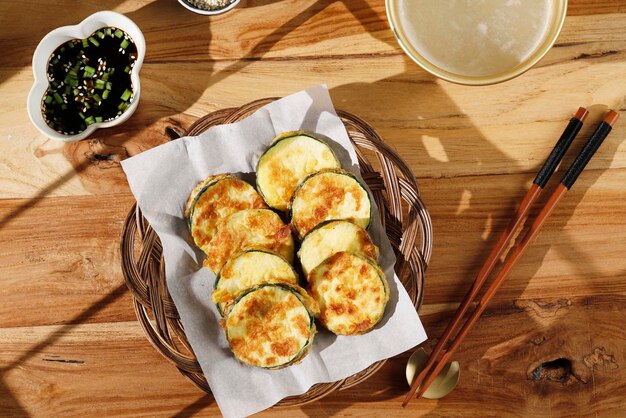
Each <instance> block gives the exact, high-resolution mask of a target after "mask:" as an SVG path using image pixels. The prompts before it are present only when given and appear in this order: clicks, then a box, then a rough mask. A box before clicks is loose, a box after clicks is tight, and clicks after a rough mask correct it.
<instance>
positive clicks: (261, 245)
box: [204, 209, 294, 273]
mask: <svg viewBox="0 0 626 418" xmlns="http://www.w3.org/2000/svg"><path fill="white" fill-rule="evenodd" d="M206 248H207V252H206V253H207V258H206V260H204V266H205V267H207V268H208V269H210V270H211V271H213V272H215V273H217V272H218V271H220V269H221V268H222V266H223V265H224V263H226V261H227V260H228V259H229V258H230V257H232V256H233V255H235V254H237V253H239V252H241V251H243V250H246V249H258V250H265V251H269V252H273V253H276V254H278V255H280V256H282V257H283V258H284V259H286V260H287V261H288V262H290V263H292V262H293V251H294V243H293V237H292V236H291V229H290V228H289V225H285V224H284V223H283V221H282V220H281V219H280V217H279V216H278V215H277V214H276V213H275V212H273V211H271V210H270V209H246V210H242V211H239V212H236V213H234V214H232V215H230V216H229V217H228V218H226V219H225V220H224V221H223V222H221V223H220V224H219V226H218V228H217V233H216V234H215V236H214V237H213V239H212V240H211V241H210V242H209V244H208V245H207V246H206Z"/></svg>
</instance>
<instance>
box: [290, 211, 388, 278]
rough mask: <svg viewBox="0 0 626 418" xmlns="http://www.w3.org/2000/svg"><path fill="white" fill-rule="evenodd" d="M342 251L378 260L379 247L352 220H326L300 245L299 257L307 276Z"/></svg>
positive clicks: (310, 232)
mask: <svg viewBox="0 0 626 418" xmlns="http://www.w3.org/2000/svg"><path fill="white" fill-rule="evenodd" d="M341 251H345V252H349V253H355V254H360V255H362V256H365V257H367V258H369V259H370V260H372V261H374V262H376V261H377V260H378V247H376V245H374V243H373V242H372V238H371V237H370V235H369V234H368V233H367V231H366V230H365V229H363V228H361V227H360V226H358V225H357V224H355V223H353V222H350V221H335V220H333V221H326V222H322V223H321V224H319V225H317V226H316V227H315V228H313V229H312V230H311V231H309V233H308V234H306V236H305V237H304V240H303V241H302V244H301V245H300V250H299V251H298V258H299V259H300V264H301V265H302V271H303V272H304V274H305V277H306V276H308V275H309V273H310V272H311V270H313V269H314V268H315V267H317V266H318V265H319V264H320V263H321V262H322V261H324V260H326V259H327V258H328V257H330V256H331V255H333V254H335V253H338V252H341Z"/></svg>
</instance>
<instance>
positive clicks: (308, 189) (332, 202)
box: [289, 169, 372, 238]
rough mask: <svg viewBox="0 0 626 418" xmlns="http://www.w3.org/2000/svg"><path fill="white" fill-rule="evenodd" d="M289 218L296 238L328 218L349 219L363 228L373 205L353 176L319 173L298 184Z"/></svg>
mask: <svg viewBox="0 0 626 418" xmlns="http://www.w3.org/2000/svg"><path fill="white" fill-rule="evenodd" d="M289 215H290V217H291V224H292V226H293V228H294V229H295V231H296V232H297V233H298V237H299V238H302V237H304V236H305V235H306V234H307V233H308V232H309V231H310V230H312V229H313V228H315V227H316V226H317V225H319V224H320V223H322V222H324V221H328V220H331V219H336V220H337V219H345V220H349V221H352V222H354V223H355V224H357V225H359V226H360V227H362V228H364V229H366V228H367V227H369V225H370V222H371V219H372V203H371V201H370V197H369V194H368V193H367V190H365V188H364V187H363V186H362V185H361V183H359V181H358V180H357V179H356V177H355V176H354V175H353V174H352V173H350V172H348V171H345V170H339V169H330V170H322V171H320V172H317V173H314V174H311V175H309V176H308V177H306V178H305V179H304V180H302V182H301V183H300V184H299V185H298V187H297V188H296V191H295V192H294V194H293V197H292V199H291V205H290V208H289Z"/></svg>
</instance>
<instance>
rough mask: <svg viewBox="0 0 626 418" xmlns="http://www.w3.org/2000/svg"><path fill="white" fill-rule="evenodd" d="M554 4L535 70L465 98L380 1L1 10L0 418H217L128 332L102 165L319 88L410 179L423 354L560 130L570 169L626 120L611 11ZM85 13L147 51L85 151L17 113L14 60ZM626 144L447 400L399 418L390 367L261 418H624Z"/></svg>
mask: <svg viewBox="0 0 626 418" xmlns="http://www.w3.org/2000/svg"><path fill="white" fill-rule="evenodd" d="M569 3H570V5H569V12H568V17H567V19H566V23H565V26H564V28H563V32H562V34H561V36H560V38H559V40H558V42H557V44H556V46H555V48H553V49H552V50H551V51H550V52H549V53H548V55H547V56H546V57H545V58H544V59H543V60H542V61H541V62H540V63H539V65H538V66H537V67H535V68H534V69H532V70H531V71H529V72H528V73H526V74H524V75H523V76H521V77H519V78H517V79H514V80H511V81H509V82H507V83H504V84H500V85H496V86H489V87H481V88H468V87H463V86H457V85H453V84H449V83H445V82H442V81H439V80H437V79H435V78H433V77H431V76H430V75H428V74H426V73H425V72H423V71H422V70H420V69H419V67H417V66H416V65H415V64H413V63H412V62H411V61H410V60H409V59H408V58H407V57H405V56H404V54H403V53H402V51H401V50H400V48H399V47H398V46H397V44H396V42H395V40H394V39H393V35H392V34H391V32H390V30H389V27H388V24H387V22H386V16H385V9H384V2H383V1H382V0H355V1H352V0H350V1H347V0H346V1H333V0H320V1H313V0H307V1H301V0H298V1H297V0H282V1H278V0H277V1H272V0H248V1H246V0H243V1H242V2H241V5H240V6H238V7H237V8H236V9H235V10H234V11H233V12H230V13H227V14H224V15H221V16H217V17H214V18H206V17H203V16H197V15H194V14H192V13H190V12H187V11H186V10H184V9H182V8H181V7H180V6H179V5H178V4H177V3H176V1H174V0H156V1H149V0H126V1H122V0H114V1H83V2H80V3H77V2H73V1H69V0H60V1H59V2H48V3H46V2H17V1H15V0H5V1H3V2H0V23H1V25H0V27H1V28H2V29H1V30H0V47H1V48H2V51H3V54H2V55H1V56H0V108H1V109H2V113H0V121H1V122H2V123H0V300H1V301H2V303H1V304H0V416H1V417H4V416H6V417H15V416H92V415H94V414H95V415H106V416H133V417H134V416H176V417H188V416H214V415H217V414H218V413H219V410H218V408H217V406H216V405H215V403H214V401H212V400H211V399H210V398H206V397H203V396H202V394H201V393H200V392H199V391H198V390H197V389H196V388H195V387H194V386H193V385H192V384H191V383H189V382H187V381H186V380H185V379H184V378H183V377H182V376H181V375H180V374H179V373H178V372H177V371H176V369H175V368H174V367H173V366H171V365H170V364H169V363H167V362H166V361H165V360H164V359H162V358H161V357H160V355H159V354H158V353H157V352H156V351H155V350H154V349H153V348H152V347H151V346H150V344H149V343H148V341H147V340H146V338H145V337H144V335H143V333H142V331H141V329H140V327H139V325H138V323H136V321H135V320H134V312H133V309H132V306H131V302H130V295H129V293H128V291H127V290H126V289H125V286H124V284H123V278H122V277H121V269H120V266H119V252H118V246H119V233H120V231H121V225H122V222H123V220H124V217H125V215H126V213H127V211H128V210H129V209H130V206H131V205H132V202H133V198H132V195H131V194H130V191H129V189H128V185H127V183H126V180H125V177H124V174H123V172H122V170H121V168H120V165H119V162H120V161H121V160H123V159H125V158H128V157H129V156H132V155H136V154H138V153H140V152H142V151H144V150H147V149H150V148H152V147H154V146H157V145H159V144H162V143H164V142H167V141H168V140H169V137H168V136H167V134H166V128H167V127H169V126H177V127H186V126H189V125H190V124H191V123H192V122H193V120H194V119H195V118H197V117H199V116H201V115H204V114H206V113H208V112H210V111H213V110H216V109H220V108H224V107H231V106H239V105H241V104H243V103H246V102H248V101H251V100H255V99H258V98H261V97H267V96H280V95H285V94H289V93H292V92H295V91H297V90H300V89H303V88H306V87H309V86H311V85H315V84H319V83H326V84H328V86H329V88H330V92H331V96H332V98H333V100H334V103H335V105H336V107H338V108H342V109H345V110H347V111H349V112H352V113H354V114H356V115H359V116H360V117H362V118H363V119H365V120H367V121H368V122H369V123H370V124H372V125H373V126H374V127H375V128H376V129H377V130H378V131H379V132H380V133H381V135H382V136H383V138H384V139H385V140H386V141H387V142H388V143H389V144H391V146H392V147H393V148H394V149H395V150H397V151H398V152H399V153H400V154H401V155H402V157H403V158H404V159H405V160H406V161H407V162H408V163H409V165H410V167H411V169H412V170H413V172H414V173H415V175H416V177H417V178H418V182H419V184H420V187H421V190H422V193H423V195H424V200H425V202H426V204H427V206H428V208H429V211H430V213H431V216H432V218H433V226H434V237H435V244H434V252H433V257H432V262H431V265H430V267H429V270H428V272H427V276H426V285H425V298H424V305H423V308H422V311H421V316H422V319H423V321H424V324H425V327H426V330H427V332H428V333H429V335H431V337H434V338H432V339H431V340H429V341H428V342H427V343H426V344H425V346H426V348H427V349H429V348H430V347H432V346H433V345H434V342H435V341H436V339H435V338H436V336H438V335H439V334H440V333H441V332H442V330H443V328H444V327H445V325H446V323H447V321H448V319H449V318H450V317H451V315H452V313H453V310H454V309H456V306H457V305H458V303H459V301H460V299H461V298H462V296H463V295H464V294H465V291H466V289H467V288H468V286H469V284H470V283H471V280H472V279H473V277H474V275H475V274H476V272H477V270H478V268H479V267H480V265H481V263H482V261H483V259H484V257H485V256H486V255H487V252H488V250H489V246H490V245H493V243H494V241H495V237H496V236H497V233H498V232H499V231H501V230H502V228H503V227H504V225H505V224H506V222H507V220H508V217H509V216H510V215H511V213H512V211H513V209H514V205H515V204H516V202H517V201H518V200H519V198H520V197H521V196H522V195H523V193H524V190H525V187H527V186H528V184H529V183H530V181H532V178H533V177H534V174H533V173H534V171H535V170H536V169H537V168H538V166H539V165H540V164H541V163H542V161H543V159H544V158H545V156H546V155H547V154H548V152H549V150H550V149H551V147H552V145H553V143H554V141H555V140H556V137H557V136H558V135H559V134H560V132H561V130H562V129H563V127H564V126H565V124H566V121H567V120H568V119H569V117H570V116H571V113H572V112H573V111H575V110H576V108H577V107H578V106H581V105H582V106H587V107H589V108H590V109H591V115H590V117H589V119H588V123H587V124H586V126H585V128H584V130H583V133H582V135H581V137H580V138H579V140H577V141H576V142H575V144H574V145H573V148H574V149H580V147H581V146H582V142H583V140H582V138H583V137H584V136H585V135H586V134H588V133H589V132H590V131H591V130H592V129H593V124H594V123H593V122H594V121H596V120H598V119H599V118H600V116H601V115H602V114H603V112H604V111H605V109H606V108H607V107H613V108H617V109H619V110H620V113H621V114H622V119H624V116H626V114H625V113H626V104H625V103H624V98H625V96H626V31H624V27H625V25H626V3H625V2H623V1H618V2H615V1H608V0H571V1H570V2H569ZM102 9H113V10H117V11H120V12H122V13H126V14H127V15H128V16H129V17H131V19H133V20H134V21H135V22H136V23H137V24H138V25H139V26H140V27H141V29H142V30H143V31H144V33H145V36H146V39H147V43H148V52H147V55H146V62H145V65H144V68H143V69H142V71H141V79H142V98H141V104H140V106H139V108H138V110H137V112H136V113H135V114H134V115H133V117H132V118H131V119H130V120H129V121H128V122H126V123H124V124H123V125H122V126H120V127H117V128H112V129H109V130H104V131H103V130H101V131H97V132H96V133H95V134H94V135H93V136H92V137H90V139H89V140H87V141H82V142H80V143H77V144H65V145H63V144H59V143H55V142H53V141H50V140H46V139H45V138H44V137H42V136H41V135H40V134H38V132H37V131H36V130H35V129H34V128H33V127H32V125H31V124H30V122H29V120H28V116H27V115H26V111H25V101H26V95H27V92H28V90H29V89H30V86H31V83H32V75H31V68H30V60H31V57H32V52H33V51H34V48H35V47H36V45H37V42H38V41H39V40H40V39H41V37H42V36H44V35H45V34H46V33H47V32H48V31H49V30H51V29H53V28H55V27H58V26H61V25H66V24H74V23H77V22H78V21H80V20H81V19H83V18H84V17H86V16H88V15H89V14H91V13H93V12H95V11H98V10H102ZM625 138H626V122H624V121H621V122H619V123H618V125H617V126H616V129H615V130H614V132H613V133H612V134H611V136H609V138H608V139H607V141H606V142H605V144H604V145H603V146H602V148H601V149H600V151H599V152H598V154H597V155H596V156H595V157H594V159H593V160H592V161H591V163H590V165H589V167H588V169H587V170H585V172H584V173H583V174H582V176H581V177H580V179H579V181H578V183H577V184H576V185H575V186H574V188H573V189H572V191H571V192H569V193H568V194H567V196H566V198H565V199H564V200H563V202H562V203H561V205H560V206H559V208H558V209H557V211H556V212H555V214H554V215H553V217H552V218H551V219H550V221H549V222H548V223H547V224H546V226H545V227H544V230H543V231H542V232H541V234H540V235H539V237H538V238H537V240H536V242H535V243H534V245H533V246H532V247H531V248H530V249H529V251H528V253H527V254H526V255H525V256H524V258H523V259H522V262H521V263H520V264H519V265H518V266H517V267H516V268H515V269H514V270H513V272H512V274H511V276H510V277H509V279H508V280H507V281H506V282H505V283H504V285H503V286H502V288H501V289H500V291H499V292H498V294H497V295H496V297H495V299H494V302H493V305H492V306H491V307H490V308H489V309H488V310H487V312H486V314H485V316H484V317H483V318H481V319H480V320H479V322H478V324H477V326H476V328H475V329H474V330H473V331H472V332H471V333H470V335H469V336H468V339H467V340H466V341H465V343H464V344H463V345H462V347H461V350H460V351H459V353H458V360H459V361H460V362H461V367H462V373H461V380H460V383H459V386H458V388H457V389H456V390H455V391H454V392H453V393H452V394H450V395H449V396H448V397H446V398H444V399H441V400H439V401H428V400H421V401H419V402H412V403H411V404H410V405H409V408H407V409H402V408H401V407H400V403H401V399H402V397H403V395H404V393H405V391H406V390H407V388H408V387H407V385H406V383H405V381H404V377H403V376H404V365H405V363H406V359H407V358H408V355H409V354H410V353H405V354H403V355H401V356H398V357H397V358H395V359H392V360H391V361H389V362H388V363H387V364H386V365H385V366H384V368H383V369H382V370H381V371H380V372H379V373H378V374H376V375H375V376H374V377H373V378H371V379H370V380H368V381H366V382H365V383H363V384H361V385H359V386H357V387H355V388H352V389H348V390H345V391H342V392H339V393H335V394H333V395H331V396H329V397H328V398H326V399H324V400H323V401H321V402H316V403H313V404H311V405H307V406H304V407H301V408H296V409H283V410H280V411H277V410H270V411H267V412H264V413H261V414H259V415H260V416H273V415H277V414H279V413H280V414H282V415H283V416H294V417H300V416H309V417H325V416H331V415H332V416H359V417H360V416H365V417H368V416H371V417H374V416H381V415H389V416H394V417H395V416H399V417H409V416H411V417H412V416H442V417H455V416H476V417H483V416H546V415H550V416H602V417H621V416H624V414H626V398H625V397H624V396H623V394H624V393H625V392H626V372H625V371H624V370H625V367H624V363H625V360H626V341H625V339H626V337H625V334H624V332H623V325H622V322H623V312H624V310H625V309H626V257H624V254H625V253H626V209H625V204H624V202H626V187H625V186H624V185H625V184H626V143H625V141H624V139H625ZM571 160H572V158H571V157H568V159H567V160H566V163H565V164H566V165H567V164H568V162H571ZM549 191H550V190H549V189H548V190H546V192H548V193H546V196H547V195H548V194H549ZM544 199H545V197H544ZM544 201H545V200H544ZM535 213H536V212H535ZM94 411H95V412H94Z"/></svg>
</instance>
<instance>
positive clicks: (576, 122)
mask: <svg viewBox="0 0 626 418" xmlns="http://www.w3.org/2000/svg"><path fill="white" fill-rule="evenodd" d="M588 115H589V112H588V111H587V109H585V108H584V107H580V108H578V111H577V112H576V114H575V115H574V116H573V117H572V118H571V119H570V121H569V123H568V124H567V126H566V127H565V130H564V131H563V133H562V134H561V137H560V138H559V140H558V141H557V143H556V145H555V146H554V148H553V149H552V151H551V152H550V155H549V156H548V158H547V159H546V161H545V163H544V164H543V166H542V167H541V169H540V170H539V172H538V173H537V177H535V180H534V181H533V184H532V186H531V187H530V189H528V191H527V192H526V195H525V196H524V198H523V199H522V201H521V202H520V204H519V207H518V208H517V211H516V212H515V215H514V216H513V218H512V219H511V220H510V221H509V224H508V225H507V227H506V229H505V230H504V231H503V232H502V235H500V238H499V239H498V242H497V243H496V245H495V246H494V247H493V249H492V250H491V253H490V254H489V256H488V257H487V260H485V263H484V264H483V266H482V267H481V269H480V271H479V272H478V275H477V276H476V279H475V280H474V283H473V284H472V287H471V288H470V290H469V291H468V293H467V294H466V295H465V297H464V298H463V301H462V302H461V305H460V306H459V308H458V309H457V311H456V312H455V314H454V317H453V318H452V320H451V321H450V323H449V324H448V327H447V328H446V330H445V331H444V333H443V335H442V336H441V338H440V339H439V341H438V342H437V345H436V346H435V348H434V349H433V351H432V353H431V355H430V357H429V359H428V361H427V362H426V365H425V366H424V369H422V371H421V372H420V373H419V374H418V375H417V376H416V377H415V379H413V383H412V384H411V389H410V390H409V393H408V394H407V395H406V397H405V398H404V402H403V403H402V406H406V405H407V404H408V403H409V401H410V400H411V398H412V397H413V395H414V394H415V391H416V390H417V388H418V387H419V386H420V384H421V383H422V381H423V379H424V377H425V376H426V374H427V373H428V371H429V370H430V369H431V368H432V367H433V365H434V364H435V361H436V360H437V357H438V356H439V355H440V353H441V350H442V348H443V347H444V345H445V344H446V343H447V341H448V340H449V339H450V336H451V335H452V333H453V332H454V331H455V330H456V329H457V328H458V326H459V322H460V320H461V318H463V316H464V315H465V313H466V312H467V309H468V308H469V306H470V305H471V303H472V301H473V300H474V299H475V298H476V296H477V294H478V292H479V290H480V289H481V287H482V286H483V284H484V283H485V280H486V279H487V277H489V275H490V274H491V272H492V270H493V268H494V266H495V265H496V263H497V261H498V258H499V257H500V255H501V254H502V252H503V251H504V249H505V248H506V246H507V244H508V242H509V241H510V240H511V237H512V236H513V234H514V233H515V231H517V228H518V227H519V225H520V224H521V223H522V221H523V220H524V219H525V218H526V215H527V214H528V211H529V210H530V208H531V207H532V205H533V203H534V202H535V201H536V200H537V197H538V196H539V194H540V193H541V191H542V190H543V188H544V187H545V185H546V183H547V182H548V180H549V179H550V177H551V176H552V174H553V173H554V170H556V167H557V166H558V165H559V163H560V162H561V160H562V159H563V156H564V155H565V152H566V151H567V149H568V148H569V146H570V145H571V143H572V141H573V140H574V138H576V135H578V132H580V128H581V127H582V126H583V122H584V120H585V118H586V117H587V116H588Z"/></svg>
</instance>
